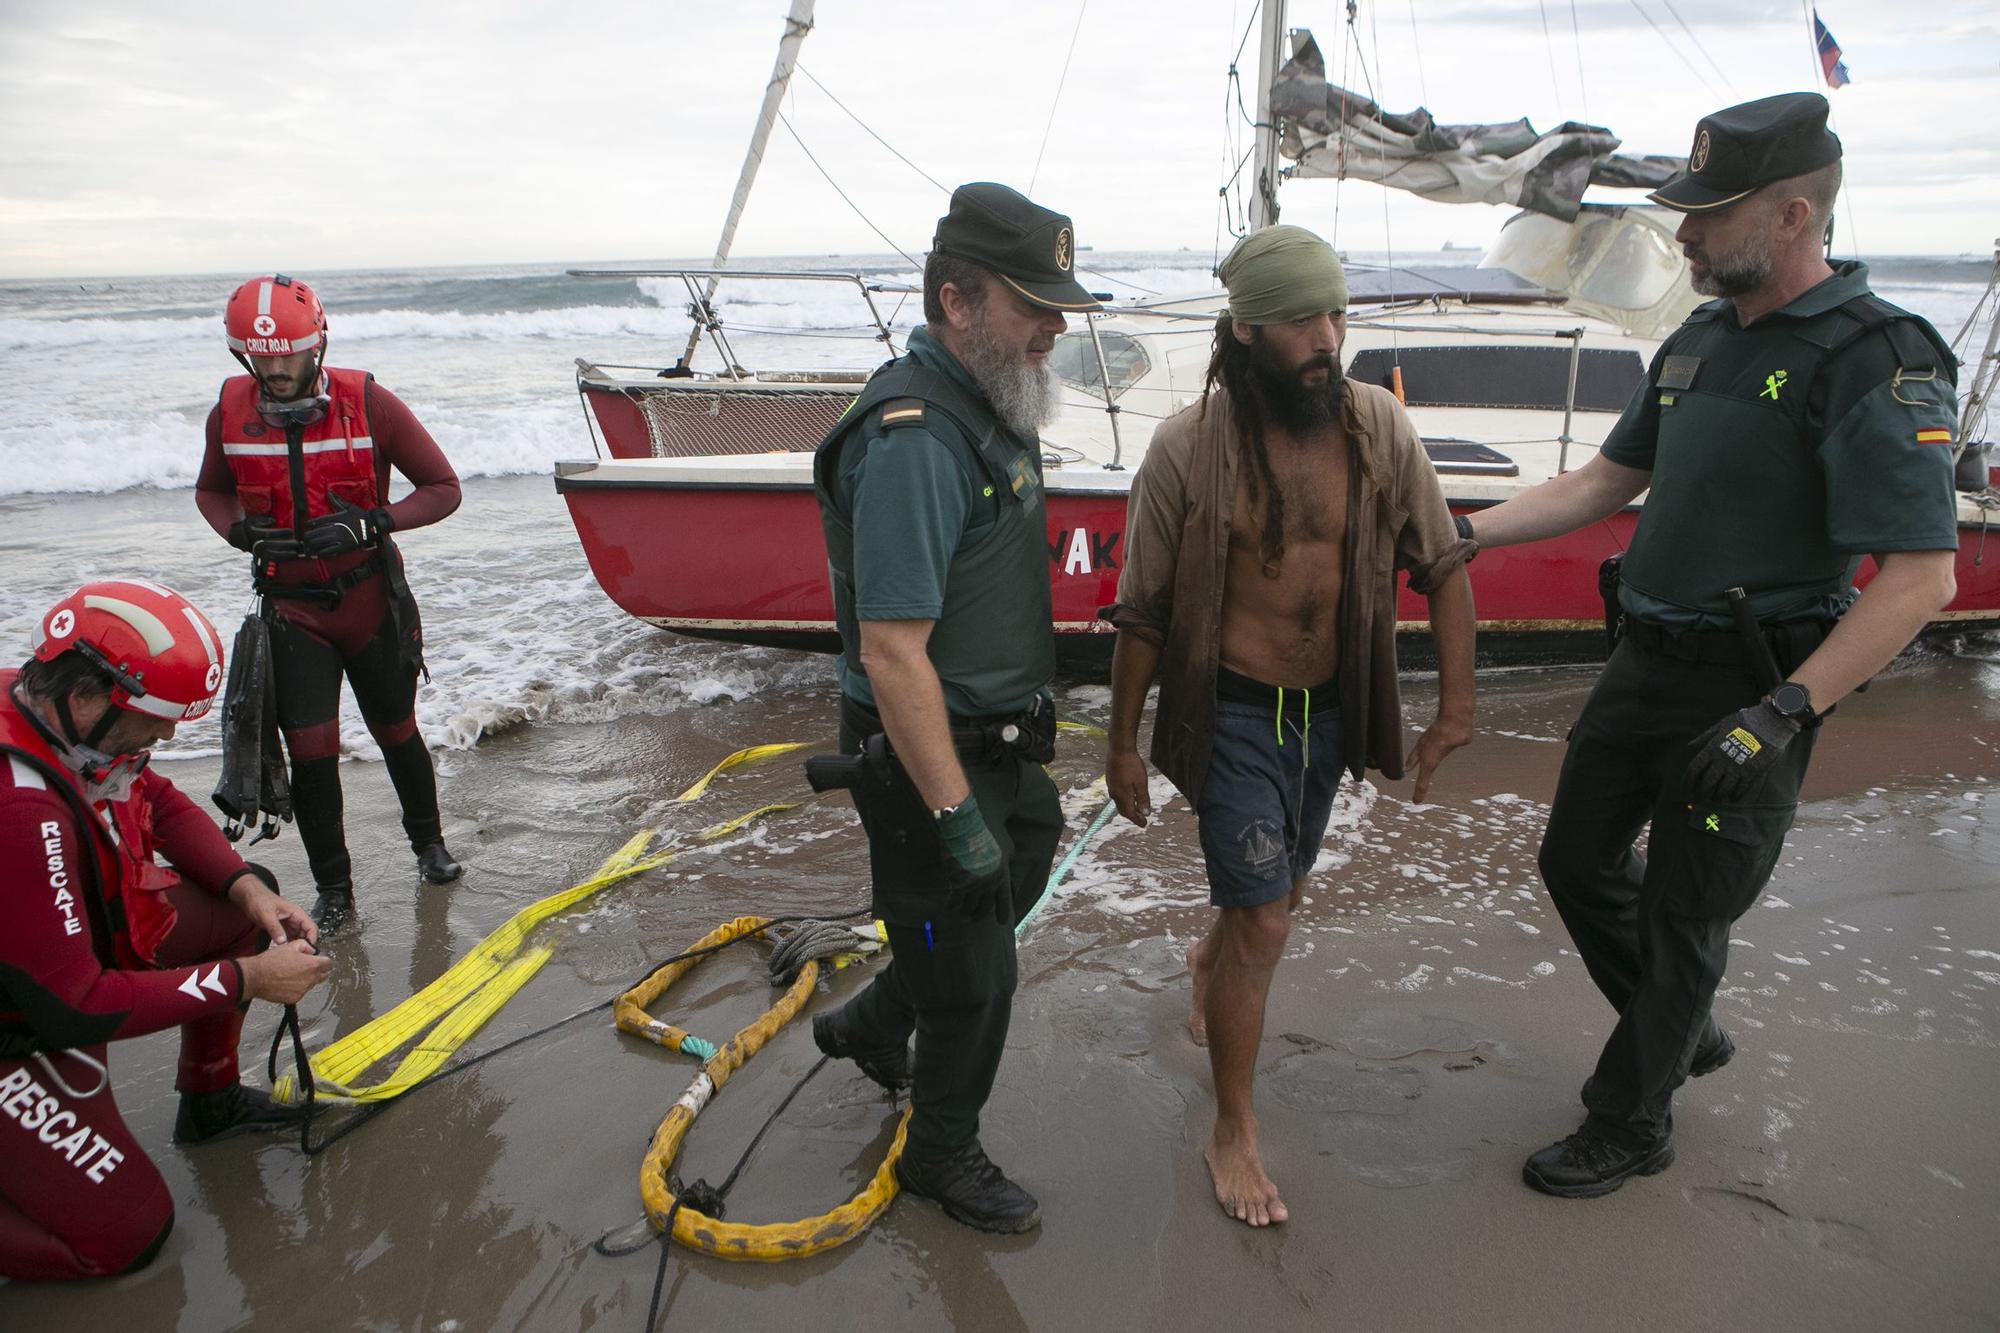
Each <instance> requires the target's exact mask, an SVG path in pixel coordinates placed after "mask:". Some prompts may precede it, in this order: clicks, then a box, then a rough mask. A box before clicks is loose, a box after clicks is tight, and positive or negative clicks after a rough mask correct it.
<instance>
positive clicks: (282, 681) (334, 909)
mask: <svg viewBox="0 0 2000 1333" xmlns="http://www.w3.org/2000/svg"><path fill="white" fill-rule="evenodd" d="M223 325H224V328H225V330H226V332H227V338H228V343H229V349H230V351H231V352H232V353H233V354H234V355H235V357H236V359H237V360H238V361H240V362H242V364H243V367H244V369H246V370H248V371H249V372H250V373H249V374H248V375H238V376H235V377H233V378H231V379H229V380H227V381H225V382H224V383H223V386H222V399H221V401H220V402H219V403H217V404H216V406H215V409H214V410H213V411H211V412H210V413H209V414H208V447H207V452H206V453H205V454H203V456H202V460H201V474H200V476H199V477H198V478H197V479H196V481H195V503H196V504H197V505H199V506H200V508H201V513H202V517H204V518H206V519H207V520H208V521H209V524H210V526H212V527H213V528H214V529H215V530H216V531H217V532H218V533H220V534H221V535H222V536H223V537H224V538H226V539H227V540H228V542H229V543H230V545H232V546H235V547H236V548H237V549H239V550H243V551H248V552H250V553H251V555H252V557H253V559H254V560H255V562H256V563H255V574H254V581H255V586H256V588H257V591H259V592H260V593H262V594H263V595H264V596H265V598H266V599H267V602H266V604H267V606H269V607H270V608H271V609H272V611H273V612H274V614H273V619H272V624H271V661H272V670H273V674H274V676H275V678H276V684H277V710H278V725H279V727H280V728H281V729H282V730H283V732H284V735H285V748H286V750H287V751H288V752H289V754H290V757H291V765H292V771H291V784H292V804H293V808H294V810H295V812H296V814H297V817H298V823H299V838H300V840H301V841H302V842H304V843H305V849H306V859H307V860H308V861H309V862H310V863H311V865H312V872H313V879H314V881H315V883H316V884H317V885H318V889H319V897H318V899H317V900H316V901H315V902H314V904H313V919H314V920H316V921H319V922H321V923H322V924H323V925H327V926H329V927H331V926H332V925H333V924H334V923H335V922H336V921H337V920H339V919H340V918H342V917H344V916H345V915H346V914H347V913H348V911H349V910H351V909H352V907H353V904H354V875H353V865H352V862H351V861H350V860H349V858H348V855H347V837H346V833H345V830H344V829H343V827H342V821H341V814H342V807H341V794H340V772H339V761H340V680H341V676H342V675H343V674H344V675H345V676H346V677H347V681H348V683H349V684H350V685H352V686H353V688H354V701H355V703H357V704H358V705H360V708H361V716H362V719H363V720H364V721H366V722H367V724H368V730H369V731H370V732H371V733H372V734H373V735H374V737H375V742H376V744H378V745H380V746H381V747H382V758H383V760H384V762H385V765H386V766H387V768H388V770H389V780H390V782H391V783H392V784H394V786H395V788H396V799H397V800H398V801H399V802H400V803H401V805H402V808H403V831H404V832H405V833H406V834H408V835H409V839H410V848H411V850H412V851H414V852H415V853H416V856H417V868H418V870H419V872H420V873H421V874H422V876H423V878H424V879H425V880H426V881H428V882H429V883H432V884H447V883H450V882H451V881H452V880H455V879H457V878H458V877H459V875H460V874H461V873H463V872H462V870H461V867H460V866H459V864H458V862H456V861H454V860H453V859H452V856H451V853H450V852H449V851H447V850H446V849H445V845H444V834H443V827H442V821H441V820H440V817H439V815H438V800H437V776H436V774H435V772H434V771H433V770H432V768H431V754H430V749H429V747H428V746H426V745H425V744H424V738H423V736H422V735H420V734H419V733H418V731H417V718H416V700H417V676H418V674H419V673H420V672H421V671H422V670H423V631H422V628H421V626H420V625H419V623H418V618H417V604H416V600H415V599H414V598H413V597H411V596H410V591H409V585H408V584H407V583H405V582H404V580H403V565H402V557H401V555H400V554H399V553H398V552H397V550H396V547H395V544H394V543H393V542H392V541H390V539H389V534H390V533H391V532H400V531H402V530H404V529H407V528H417V527H422V526H424V525H425V524H427V523H435V522H437V521H438V520H439V519H441V518H444V517H445V516H446V515H448V514H450V513H451V512H452V511H453V510H455V509H457V508H458V500H459V491H458V476H457V474H455V473H454V472H453V471H452V469H451V464H450V463H449V462H447V461H446V460H445V456H444V454H443V453H442V452H441V451H440V450H439V449H438V447H437V443H436V442H435V441H434V440H432V439H431V437H430V432H428V431H426V430H425V429H424V428H423V426H422V425H421V424H420V423H419V422H418V421H417V419H416V417H415V416H414V415H413V414H412V413H411V411H410V409H409V408H407V407H405V406H404V405H403V403H402V401H401V400H400V399H398V398H397V397H396V395H394V394H392V393H390V392H389V391H388V390H387V389H385V388H383V387H382V386H381V385H379V384H376V383H375V377H374V376H372V375H370V374H368V373H367V372H365V371H359V370H337V369H332V368H329V367H327V366H326V365H325V357H326V312H325V311H324V309H322V308H321V306H320V302H319V298H318V297H317V296H315V295H314V294H313V291H312V288H310V287H308V286H306V284H304V283H302V282H297V281H294V280H293V279H291V278H287V277H285V276H283V275H281V274H280V275H275V276H272V277H266V278H252V279H251V280H250V281H249V282H246V283H244V284H243V285H242V286H241V287H239V288H237V289H236V292H235V294H234V295H232V296H231V297H230V298H229V305H228V307H227V309H226V310H225V312H224V315H223ZM391 467H394V468H395V469H396V470H397V471H398V472H400V473H402V474H403V476H404V477H406V478H408V479H409V481H410V482H411V483H412V484H413V485H414V486H415V488H416V489H415V490H413V491H412V492H411V493H410V494H408V495H406V496H404V497H403V498H402V499H400V500H398V501H396V502H395V503H394V504H391V503H390V502H389V469H390V468H391Z"/></svg>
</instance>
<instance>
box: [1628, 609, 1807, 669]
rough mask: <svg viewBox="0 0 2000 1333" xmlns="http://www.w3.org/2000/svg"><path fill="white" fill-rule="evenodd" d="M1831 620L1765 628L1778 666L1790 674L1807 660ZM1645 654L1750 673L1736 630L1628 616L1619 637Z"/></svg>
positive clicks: (1746, 650)
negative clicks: (1691, 626) (1690, 626)
mask: <svg viewBox="0 0 2000 1333" xmlns="http://www.w3.org/2000/svg"><path fill="white" fill-rule="evenodd" d="M1832 629H1833V622H1832V621H1830V620H1802V621H1798V622H1796V623H1794V624H1789V625H1766V626H1764V640H1765V642H1767V643H1769V644H1770V645H1771V652H1772V653H1773V654H1774V655H1775V656H1776V657H1777V659H1778V663H1779V665H1780V666H1781V667H1782V668H1783V669H1784V670H1787V671H1790V670H1792V669H1794V668H1795V667H1797V666H1798V664H1799V663H1801V662H1803V661H1805V660H1806V658H1807V657H1808V656H1809V655H1810V654H1811V653H1812V651H1813V649H1815V648H1817V647H1819V645H1820V644H1821V642H1823V641H1824V640H1825V638H1826V636H1827V634H1828V632H1829V631H1831V630H1832ZM1620 637H1621V638H1624V639H1626V640H1628V641H1630V643H1631V644H1632V646H1633V647H1634V648H1636V649H1638V650H1639V651H1640V652H1643V653H1651V654H1652V655H1653V656H1655V657H1671V658H1674V659H1676V660H1679V661H1682V662H1702V663H1707V664H1709V665H1712V666H1733V667H1741V668H1743V669H1745V670H1751V669H1753V668H1755V667H1756V665H1757V664H1756V663H1755V662H1753V661H1751V660H1750V650H1749V647H1748V646H1747V645H1746V644H1745V643H1744V642H1743V638H1742V636H1741V635H1739V634H1738V633H1737V632H1736V631H1735V630H1733V629H1675V628H1674V627H1672V626H1670V625H1661V624H1658V623H1656V622H1654V621H1650V620H1635V619H1633V618H1632V617H1631V616H1626V617H1625V618H1624V623H1623V632H1622V633H1621V635H1620Z"/></svg>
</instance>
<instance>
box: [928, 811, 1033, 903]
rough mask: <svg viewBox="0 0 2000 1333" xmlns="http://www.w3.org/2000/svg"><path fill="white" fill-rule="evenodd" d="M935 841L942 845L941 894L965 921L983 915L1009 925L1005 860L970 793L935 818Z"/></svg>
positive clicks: (1010, 896)
mask: <svg viewBox="0 0 2000 1333" xmlns="http://www.w3.org/2000/svg"><path fill="white" fill-rule="evenodd" d="M936 818H937V834H938V841H939V842H941V843H942V844H944V882H945V893H946V895H947V897H948V899H949V901H950V903H951V906H952V907H953V908H955V909H956V910H957V911H958V912H959V913H960V914H961V915H963V916H964V917H965V918H966V919H967V920H968V921H976V920H978V919H979V918H980V917H982V916H985V915H986V914H987V913H989V912H990V913H992V915H993V919H994V920H995V921H998V922H999V923H1000V924H1001V925H1003V926H1005V925H1010V924H1012V919H1013V914H1014V913H1013V909H1014V895H1013V892H1012V886H1011V885H1010V884H1009V882H1008V878H1007V858H1006V856H1005V855H1004V854H1003V853H1002V852H1001V851H1000V844H999V843H997V842H995V841H994V840H993V832H992V830H991V829H989V828H987V827H986V819H985V817H984V816H983V815H981V814H980V813H979V801H978V798H976V797H974V796H973V795H972V794H971V793H970V792H968V793H966V797H965V799H964V800H962V801H960V802H959V803H958V804H957V805H955V806H953V807H951V808H950V809H948V810H945V811H943V812H942V813H940V814H938V815H937V817H936Z"/></svg>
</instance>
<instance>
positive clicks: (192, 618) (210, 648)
mask: <svg viewBox="0 0 2000 1333" xmlns="http://www.w3.org/2000/svg"><path fill="white" fill-rule="evenodd" d="M181 614H182V615H184V616H186V617H187V623H188V624H190V625H192V626H194V636H195V638H197V639H200V640H201V650H202V651H203V652H205V653H207V654H208V664H209V665H210V666H214V665H215V664H216V663H217V662H220V661H221V660H222V658H221V655H220V654H221V649H220V648H219V647H218V646H217V645H216V642H215V640H214V638H212V637H211V636H210V635H209V632H208V625H207V623H206V622H204V621H203V620H202V618H201V617H200V616H199V615H198V614H196V612H195V609H194V608H193V607H191V606H184V607H182V608H181Z"/></svg>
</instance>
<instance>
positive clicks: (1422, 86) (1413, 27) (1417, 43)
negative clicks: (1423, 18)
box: [1408, 0, 1576, 106]
mask: <svg viewBox="0 0 2000 1333" xmlns="http://www.w3.org/2000/svg"><path fill="white" fill-rule="evenodd" d="M1575 2H1576V0H1570V3H1571V4H1574V3H1575ZM1408 3H1409V7H1410V45H1411V46H1412V47H1413V48H1415V50H1416V53H1417V91H1418V92H1419V93H1420V94H1422V96H1423V99H1424V105H1425V106H1429V105H1430V104H1431V86H1430V83H1429V82H1428V81H1427V80H1426V79H1425V78H1424V44H1423V41H1422V40H1421V39H1420V38H1418V36H1417V0H1408Z"/></svg>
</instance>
